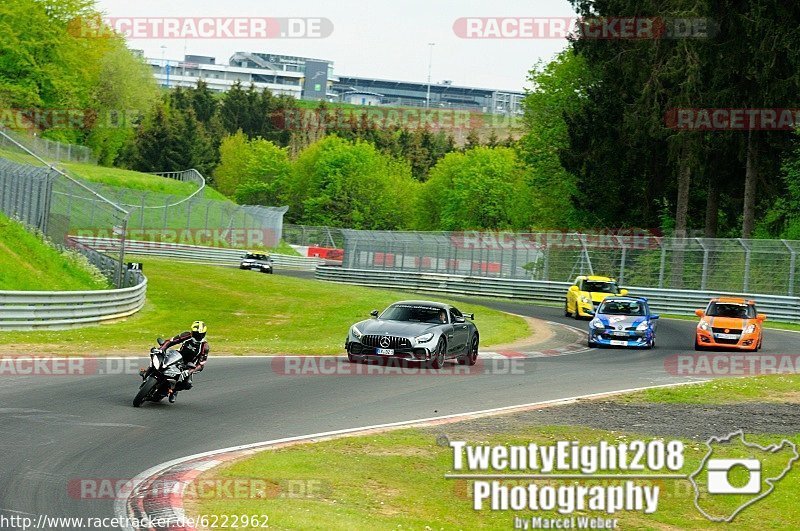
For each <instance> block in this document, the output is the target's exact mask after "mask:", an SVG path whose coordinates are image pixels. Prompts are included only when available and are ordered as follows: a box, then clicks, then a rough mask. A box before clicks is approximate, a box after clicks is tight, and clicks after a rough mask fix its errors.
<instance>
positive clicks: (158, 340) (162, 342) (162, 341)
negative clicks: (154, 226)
mask: <svg viewBox="0 0 800 531" xmlns="http://www.w3.org/2000/svg"><path fill="white" fill-rule="evenodd" d="M156 343H158V346H159V347H160V346H161V345H163V344H164V343H166V341H164V339H163V338H160V337H159V338H158V339H156Z"/></svg>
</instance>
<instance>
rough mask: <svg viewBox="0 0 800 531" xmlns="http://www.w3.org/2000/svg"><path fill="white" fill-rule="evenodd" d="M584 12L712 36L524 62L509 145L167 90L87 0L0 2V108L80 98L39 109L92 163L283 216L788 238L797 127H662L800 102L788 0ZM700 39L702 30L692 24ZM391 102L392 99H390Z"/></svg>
mask: <svg viewBox="0 0 800 531" xmlns="http://www.w3.org/2000/svg"><path fill="white" fill-rule="evenodd" d="M570 1H571V2H572V4H573V6H574V7H575V9H576V11H577V12H578V14H579V15H580V16H583V17H589V18H595V17H611V18H616V19H620V18H626V17H627V18H639V19H641V17H653V19H654V20H658V21H662V22H665V23H669V22H670V21H675V20H700V21H703V20H705V21H710V22H709V24H708V27H710V28H713V32H711V33H710V34H709V35H707V36H705V37H704V36H698V35H692V36H688V37H686V36H680V35H678V36H676V35H657V36H656V37H658V38H639V39H625V38H615V39H595V38H589V37H588V36H585V35H579V36H577V37H575V38H574V39H572V41H571V42H570V44H569V46H568V47H567V49H566V50H564V51H563V52H562V53H561V54H559V55H558V56H557V57H556V58H555V59H554V60H552V61H550V62H539V63H537V64H536V65H535V66H534V67H533V68H532V70H531V71H530V75H529V81H530V90H529V92H528V95H527V96H526V98H525V101H524V117H523V119H522V127H521V135H520V139H519V140H518V141H515V140H513V138H512V137H511V136H509V137H508V138H507V139H505V140H502V141H501V140H500V139H499V138H498V135H497V134H495V133H494V132H493V131H492V132H491V133H490V134H488V135H483V138H481V135H480V134H479V129H481V128H480V127H475V126H474V124H473V127H471V128H470V130H469V134H468V135H467V136H466V139H465V142H462V145H457V144H456V141H455V140H454V137H453V135H452V134H451V133H452V129H450V130H448V128H447V127H444V128H436V127H428V126H417V127H411V126H409V124H403V123H386V122H383V123H380V122H375V121H373V120H371V119H370V118H369V116H368V115H367V114H365V113H363V112H358V111H357V110H354V109H353V108H348V107H347V106H341V105H332V104H327V103H319V104H313V105H309V103H308V102H298V101H296V100H294V99H292V98H290V97H286V96H276V95H274V94H272V93H270V92H269V91H259V90H256V89H255V88H254V87H253V86H249V87H247V86H242V85H240V84H238V83H237V84H235V85H234V86H233V87H232V89H231V90H229V91H228V92H226V93H224V94H219V93H215V92H212V91H211V90H210V89H209V87H208V86H207V85H206V84H205V83H204V82H203V81H202V80H200V81H198V83H197V85H196V86H195V87H191V88H175V89H171V90H163V89H162V90H159V88H158V87H156V85H155V82H154V81H153V78H152V76H151V74H150V71H149V67H148V66H147V65H145V64H144V63H143V61H142V60H141V58H138V57H136V56H134V55H133V54H131V52H130V51H129V50H127V49H126V47H125V43H124V41H123V40H122V39H121V38H119V37H117V36H114V35H113V34H111V33H109V32H107V31H106V32H105V33H103V32H101V33H102V38H97V35H96V32H97V30H102V29H103V28H102V24H101V23H100V22H99V20H100V19H99V16H98V14H97V12H96V10H95V7H94V0H59V1H55V0H6V1H5V2H3V3H2V4H0V15H2V16H0V32H2V34H3V39H0V105H2V108H5V109H8V108H12V109H45V110H47V109H83V110H85V111H86V112H85V114H86V118H85V119H84V120H83V121H81V122H80V125H79V126H78V127H71V128H70V127H66V128H65V127H50V126H48V124H46V123H39V124H32V127H34V129H36V130H37V131H38V132H39V133H40V134H42V135H44V136H47V137H50V138H54V139H57V140H63V141H67V142H73V143H80V144H85V145H88V146H90V147H91V148H92V149H93V150H94V151H95V153H96V154H97V155H98V157H99V158H100V161H101V163H103V164H108V165H111V164H114V165H118V166H122V167H129V168H132V169H137V170H142V171H172V170H182V169H186V168H190V167H193V168H196V169H198V170H200V171H201V172H202V173H203V174H204V175H206V177H207V179H209V181H210V182H211V183H212V184H213V185H215V186H217V187H218V188H219V189H220V190H221V191H222V192H223V193H224V194H226V195H228V196H229V197H231V198H234V199H235V200H237V201H239V202H240V203H256V204H278V203H280V204H287V205H289V206H290V210H289V214H288V218H287V219H288V220H289V221H293V222H298V223H309V224H311V223H314V224H330V225H337V226H352V227H358V228H396V229H424V230H441V229H450V230H461V229H475V228H486V229H501V228H502V229H515V230H544V229H570V230H572V229H585V230H591V229H596V228H606V227H634V226H636V227H646V228H660V229H662V230H664V231H665V232H667V233H670V234H676V235H689V234H692V235H694V234H700V235H705V236H709V237H714V236H743V237H750V236H757V237H775V236H782V237H800V142H799V140H800V137H798V135H796V134H793V133H792V131H789V130H779V131H763V130H749V131H748V130H731V131H709V130H691V129H688V130H687V129H680V128H676V127H674V123H671V122H670V118H669V117H670V116H672V115H674V112H675V110H676V109H681V108H689V109H692V108H709V109H713V108H722V109H730V108H745V109H748V108H798V107H800V105H798V100H799V99H800V74H798V72H799V71H800V70H798V66H800V30H798V29H797V27H798V24H797V22H798V21H800V5H797V4H795V3H791V2H788V3H787V2H781V1H780V0H691V1H690V0H675V1H672V2H661V1H659V0H644V1H642V0H570ZM698 37H699V38H698ZM386 112H387V113H388V112H389V111H386Z"/></svg>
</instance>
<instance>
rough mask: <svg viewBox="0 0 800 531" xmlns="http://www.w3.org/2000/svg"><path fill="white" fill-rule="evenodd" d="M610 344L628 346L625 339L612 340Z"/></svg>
mask: <svg viewBox="0 0 800 531" xmlns="http://www.w3.org/2000/svg"><path fill="white" fill-rule="evenodd" d="M611 346H613V347H627V346H628V342H627V341H612V342H611Z"/></svg>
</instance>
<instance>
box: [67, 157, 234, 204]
mask: <svg viewBox="0 0 800 531" xmlns="http://www.w3.org/2000/svg"><path fill="white" fill-rule="evenodd" d="M59 166H63V167H65V168H66V169H67V170H68V171H69V173H70V175H72V176H73V177H77V178H80V179H81V180H83V181H86V182H87V184H90V185H91V184H92V183H94V184H100V185H103V186H104V187H111V188H120V189H127V190H136V191H140V192H149V193H152V194H163V195H165V196H167V195H173V196H176V197H179V198H180V197H186V196H188V195H191V194H193V193H194V192H195V191H196V190H197V185H195V184H194V183H188V182H182V181H178V180H175V179H169V178H167V177H160V176H158V175H152V174H149V173H141V172H138V171H132V170H125V169H122V168H109V167H106V166H97V165H95V164H83V163H78V162H68V163H61V164H59ZM205 177H207V176H205ZM203 197H204V198H205V199H209V200H212V201H229V199H228V198H226V197H225V196H223V195H222V194H220V193H219V192H217V191H216V190H214V189H213V188H210V187H207V188H206V189H205V191H204V195H203Z"/></svg>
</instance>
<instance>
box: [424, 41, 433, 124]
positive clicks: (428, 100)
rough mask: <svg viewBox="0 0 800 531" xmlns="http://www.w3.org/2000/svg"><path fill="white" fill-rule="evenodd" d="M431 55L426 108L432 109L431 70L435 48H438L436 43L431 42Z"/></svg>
mask: <svg viewBox="0 0 800 531" xmlns="http://www.w3.org/2000/svg"><path fill="white" fill-rule="evenodd" d="M428 46H429V48H430V55H429V57H428V97H427V99H426V100H425V108H427V109H430V107H431V69H432V68H433V47H434V46H436V43H435V42H429V43H428Z"/></svg>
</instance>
